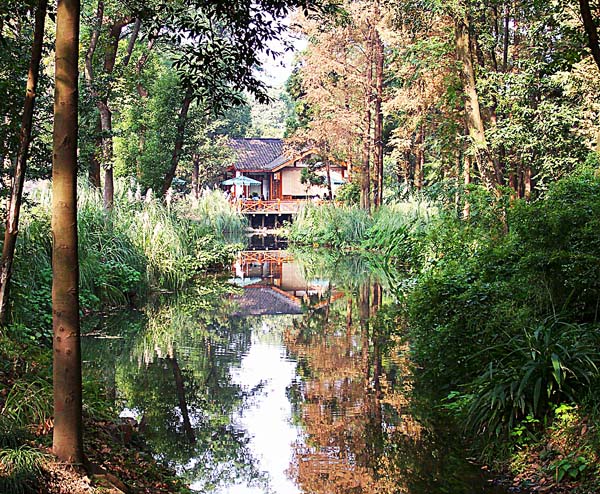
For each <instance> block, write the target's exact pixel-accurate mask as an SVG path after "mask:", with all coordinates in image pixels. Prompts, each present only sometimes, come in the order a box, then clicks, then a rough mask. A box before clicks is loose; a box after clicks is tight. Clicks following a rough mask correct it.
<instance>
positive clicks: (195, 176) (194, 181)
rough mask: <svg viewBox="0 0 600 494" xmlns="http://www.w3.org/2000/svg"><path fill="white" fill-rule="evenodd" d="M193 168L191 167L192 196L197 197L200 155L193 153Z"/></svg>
mask: <svg viewBox="0 0 600 494" xmlns="http://www.w3.org/2000/svg"><path fill="white" fill-rule="evenodd" d="M193 162H194V163H193V168H192V193H193V194H194V197H195V198H196V199H198V198H199V197H200V184H199V183H198V177H199V175H200V156H199V155H198V154H196V153H195V154H194V156H193Z"/></svg>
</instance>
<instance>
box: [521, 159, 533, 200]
mask: <svg viewBox="0 0 600 494" xmlns="http://www.w3.org/2000/svg"><path fill="white" fill-rule="evenodd" d="M523 175H524V176H523V182H524V183H523V185H524V187H525V190H524V191H523V194H524V197H525V200H527V201H529V200H530V199H531V191H532V190H533V187H532V182H531V167H530V166H526V167H525V170H524V172H523Z"/></svg>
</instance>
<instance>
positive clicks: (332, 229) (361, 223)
mask: <svg viewBox="0 0 600 494" xmlns="http://www.w3.org/2000/svg"><path fill="white" fill-rule="evenodd" d="M372 224H373V218H372V217H371V216H370V215H369V214H368V213H367V212H366V211H364V210H363V209H360V208H358V207H355V206H341V205H336V204H323V205H313V204H311V203H307V204H306V205H305V206H304V207H303V208H302V209H301V210H300V212H299V213H298V215H297V217H296V219H295V220H294V222H293V223H292V225H291V228H290V234H289V237H290V240H291V241H292V242H293V243H296V244H300V245H310V244H319V245H327V246H331V247H344V248H347V247H353V246H357V245H358V244H360V242H361V241H362V239H363V238H364V236H365V234H366V232H367V230H368V229H369V228H370V227H371V225H372Z"/></svg>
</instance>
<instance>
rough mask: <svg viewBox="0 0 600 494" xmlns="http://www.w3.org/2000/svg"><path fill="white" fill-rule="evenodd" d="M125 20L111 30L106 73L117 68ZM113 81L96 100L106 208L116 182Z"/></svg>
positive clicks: (111, 205) (105, 67)
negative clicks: (111, 100) (100, 131)
mask: <svg viewBox="0 0 600 494" xmlns="http://www.w3.org/2000/svg"><path fill="white" fill-rule="evenodd" d="M124 25H125V24H124V23H123V22H118V23H115V24H113V25H112V26H111V28H110V31H109V42H108V45H107V46H106V49H105V52H104V74H105V75H108V76H110V75H112V73H113V71H114V69H115V62H116V59H117V51H118V49H119V38H120V36H121V31H122V29H123V27H124ZM111 86H112V83H111V82H108V83H107V85H106V87H105V88H104V91H103V94H102V97H101V98H99V99H98V101H97V102H96V104H97V106H98V110H99V111H100V125H101V127H102V165H103V167H104V208H105V209H112V207H113V202H114V197H115V184H114V178H113V157H114V152H113V136H112V111H111V109H110V106H109V104H108V100H109V98H110V91H111Z"/></svg>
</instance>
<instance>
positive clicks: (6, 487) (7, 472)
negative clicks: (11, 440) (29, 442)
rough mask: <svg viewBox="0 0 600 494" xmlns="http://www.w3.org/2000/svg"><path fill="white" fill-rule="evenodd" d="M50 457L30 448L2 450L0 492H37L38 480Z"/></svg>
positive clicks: (0, 458)
mask: <svg viewBox="0 0 600 494" xmlns="http://www.w3.org/2000/svg"><path fill="white" fill-rule="evenodd" d="M47 459H48V455H46V454H44V453H42V452H41V451H40V450H38V449H34V448H32V447H30V446H25V445H22V446H19V447H17V448H11V449H0V492H6V493H11V494H21V493H23V494H25V493H29V492H37V490H36V489H35V488H34V484H35V483H36V480H38V479H39V478H40V477H41V475H42V464H43V462H44V461H46V460H47Z"/></svg>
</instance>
